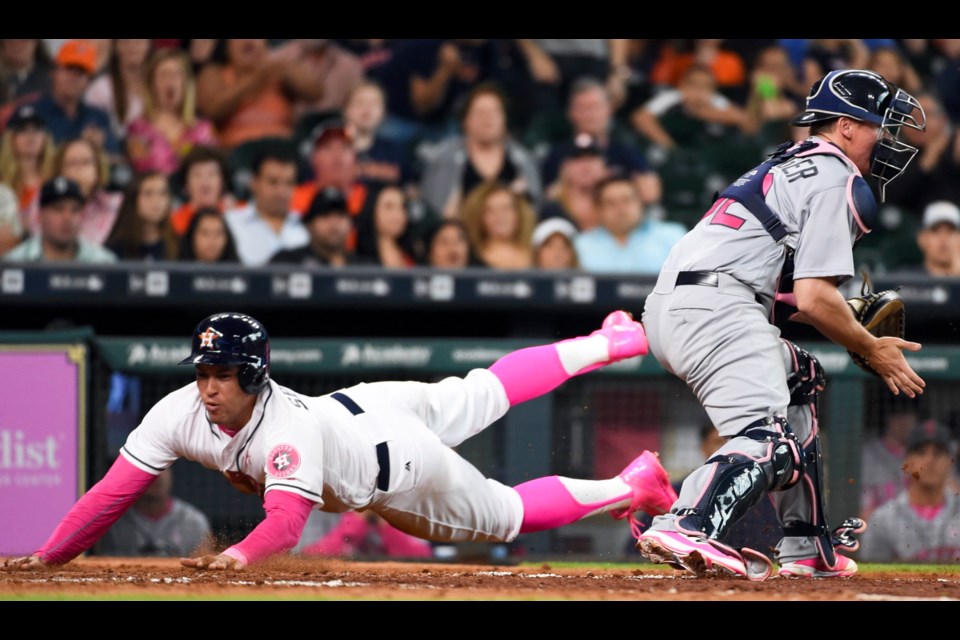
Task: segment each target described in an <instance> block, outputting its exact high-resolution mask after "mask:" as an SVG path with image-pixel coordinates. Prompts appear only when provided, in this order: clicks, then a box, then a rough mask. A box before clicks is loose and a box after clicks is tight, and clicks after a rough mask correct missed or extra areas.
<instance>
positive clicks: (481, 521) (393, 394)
mask: <svg viewBox="0 0 960 640" xmlns="http://www.w3.org/2000/svg"><path fill="white" fill-rule="evenodd" d="M646 352H647V340H646V336H645V334H644V330H643V327H642V326H641V325H640V323H638V322H635V321H634V320H633V319H632V318H631V317H630V316H629V315H628V314H626V313H624V312H622V311H615V312H613V313H612V314H610V315H609V316H607V318H606V320H605V321H604V323H603V326H602V328H600V329H598V330H597V331H594V332H593V333H591V334H590V335H589V336H585V337H580V338H574V339H571V340H565V341H562V342H559V343H556V344H550V345H543V346H536V347H530V348H527V349H522V350H520V351H515V352H513V353H510V354H507V355H506V356H504V357H503V358H501V359H500V360H498V361H497V362H495V363H494V364H493V365H492V366H491V367H490V368H489V369H475V370H473V371H471V372H470V373H468V374H467V375H466V376H465V377H463V378H459V377H450V378H447V379H445V380H442V381H440V382H438V383H435V384H426V383H420V382H377V383H372V384H359V385H356V386H354V387H350V388H348V389H342V390H340V391H337V392H335V393H331V394H329V395H325V396H320V397H317V398H313V397H307V396H303V395H300V394H299V393H297V392H295V391H293V390H291V389H287V388H285V387H282V386H280V385H279V384H277V383H276V382H274V381H273V380H271V379H270V342H269V338H268V335H267V331H266V329H265V328H264V327H263V325H261V324H260V323H259V322H258V321H257V320H255V319H254V318H252V317H250V316H248V315H244V314H242V313H220V314H216V315H213V316H210V317H208V318H206V319H204V320H203V321H201V322H200V324H199V325H197V328H196V331H195V332H194V334H193V347H192V353H191V355H190V357H189V358H187V359H186V360H184V361H183V362H182V363H181V364H184V365H193V366H194V367H195V369H196V382H192V383H190V384H188V385H187V386H185V387H183V388H181V389H178V390H176V391H174V392H172V393H170V394H169V395H167V396H166V397H165V398H163V399H162V400H161V401H160V402H158V403H157V404H156V405H155V406H154V407H153V408H152V409H151V410H150V411H149V412H148V413H147V415H146V416H145V417H144V418H143V421H142V422H141V423H140V425H139V426H138V427H137V428H136V429H134V430H133V431H132V432H131V433H130V435H129V437H128V438H127V441H126V443H125V444H124V446H123V447H122V449H121V455H120V456H119V458H118V459H117V461H116V463H115V464H114V465H113V466H112V467H111V468H110V470H109V471H108V472H107V474H106V476H104V478H103V479H102V480H100V481H99V482H98V483H97V484H95V485H94V486H93V487H92V488H91V489H90V491H88V492H87V493H86V494H85V495H84V496H83V497H81V498H80V500H79V501H77V503H76V504H75V505H74V506H73V507H72V508H71V509H70V511H69V512H68V513H67V515H66V516H65V517H64V518H63V520H62V521H61V522H60V524H59V525H58V526H57V528H56V529H55V530H54V531H53V533H52V535H51V536H50V538H49V539H48V540H47V542H46V543H45V544H44V545H43V546H42V547H41V548H40V549H39V550H37V551H36V553H34V554H33V555H31V556H28V557H22V558H14V559H10V560H7V561H6V562H5V563H4V566H5V567H6V568H9V569H39V568H43V567H47V566H53V565H62V564H64V563H66V562H69V561H70V560H71V559H73V558H75V557H76V556H77V555H78V554H80V553H82V552H83V551H85V550H86V549H89V548H90V547H91V546H92V545H93V544H94V543H95V542H96V541H97V540H98V539H99V538H100V537H101V536H102V535H103V534H104V532H105V531H106V530H107V529H108V528H109V527H110V525H111V524H113V522H115V521H116V520H117V518H119V516H120V515H121V514H122V513H123V512H124V511H125V510H126V509H127V508H128V507H129V506H130V505H131V504H133V502H134V501H136V499H137V498H138V497H139V496H140V494H142V493H143V492H144V490H145V489H146V488H147V486H148V485H149V484H150V483H151V482H152V481H153V480H154V478H155V477H156V476H157V475H158V474H159V473H160V472H161V471H163V470H164V469H166V468H168V467H169V466H170V465H172V464H173V463H174V461H175V460H176V459H177V458H180V457H184V458H187V459H189V460H194V461H197V462H199V463H201V464H203V465H204V466H206V467H208V468H210V469H217V470H219V471H220V472H222V473H223V474H224V475H225V476H226V477H227V478H228V479H229V480H230V482H231V483H232V484H233V485H234V486H235V487H237V488H238V489H240V490H241V491H247V492H253V493H259V494H260V495H261V496H262V497H263V502H264V510H265V512H266V518H265V519H264V520H263V521H262V522H261V523H260V524H259V525H257V527H256V528H255V529H254V530H253V531H252V532H251V533H250V534H249V535H248V536H247V537H246V538H244V539H243V540H242V541H241V542H239V543H238V544H236V545H234V546H232V547H230V548H228V549H226V550H224V551H223V552H222V553H220V554H218V555H209V556H203V557H199V558H184V559H182V560H181V563H182V564H183V565H184V566H186V567H194V568H197V569H242V568H243V567H245V566H247V565H250V564H252V563H255V562H257V561H259V560H262V559H264V558H267V557H269V556H271V555H274V554H277V553H280V552H284V551H286V550H289V549H291V548H292V547H294V545H296V543H297V541H298V540H299V538H300V535H301V533H302V531H303V527H304V524H305V522H306V520H307V516H308V515H309V513H310V511H311V509H315V508H320V509H322V510H324V511H332V512H343V511H348V510H351V509H355V510H365V509H370V510H371V511H374V512H376V513H377V514H379V515H380V516H382V517H383V518H384V519H385V520H387V521H388V522H389V523H390V524H392V525H393V526H394V527H396V528H398V529H400V530H402V531H405V532H407V533H410V534H412V535H415V536H419V537H421V538H425V539H428V540H436V541H444V542H460V541H470V540H476V541H497V542H509V541H511V540H513V539H514V538H516V537H517V535H519V534H521V533H526V532H533V531H541V530H545V529H551V528H554V527H560V526H563V525H566V524H569V523H572V522H574V521H577V520H580V519H581V518H585V517H587V516H591V515H595V514H599V513H604V512H609V513H611V514H612V515H613V516H614V517H615V518H620V519H625V518H629V517H630V515H631V514H632V513H633V512H634V511H637V510H639V509H642V510H643V511H646V512H648V513H650V514H660V513H663V512H665V511H666V510H667V509H669V508H670V505H671V504H672V503H673V502H674V500H675V499H676V493H675V492H674V490H673V489H672V487H671V486H670V482H669V479H668V477H667V473H666V472H665V471H664V469H663V467H661V466H660V463H659V462H658V460H657V457H656V456H655V455H654V454H652V453H650V452H648V451H645V452H643V453H642V454H641V455H640V456H638V457H637V458H636V459H635V460H633V462H631V463H630V464H629V465H628V466H627V467H626V469H624V470H623V472H621V473H620V474H619V475H618V476H617V477H615V478H610V479H608V480H576V479H571V478H562V477H559V476H551V477H546V478H539V479H536V480H532V481H530V482H525V483H523V484H521V485H519V486H516V487H512V488H511V487H507V486H505V485H503V484H501V483H499V482H497V481H495V480H492V479H489V478H485V477H484V476H483V475H482V474H481V473H480V472H479V471H478V470H477V469H476V468H475V467H473V465H471V464H470V463H469V462H467V461H466V460H464V459H463V458H461V457H460V456H459V455H458V454H457V453H456V452H455V451H454V450H453V449H452V447H455V446H457V445H458V444H460V443H461V442H463V441H464V440H466V439H467V438H469V437H471V436H473V435H476V434H477V433H479V432H480V431H482V430H483V429H485V428H487V427H488V426H489V425H490V424H492V423H493V422H494V421H496V420H497V419H499V418H500V417H502V416H503V415H504V414H505V413H506V412H507V410H508V409H509V408H510V407H511V406H514V405H516V404H519V403H521V402H524V401H526V400H529V399H531V398H534V397H536V396H539V395H542V394H545V393H548V392H550V391H551V390H553V389H555V388H556V387H557V386H559V385H560V384H562V383H563V382H564V381H566V380H568V379H569V378H571V377H572V376H575V375H579V374H583V373H586V372H588V371H592V370H594V369H597V368H599V367H602V366H605V365H607V364H610V363H612V362H617V361H620V360H623V359H625V358H631V357H634V356H638V355H642V354H645V353H646Z"/></svg>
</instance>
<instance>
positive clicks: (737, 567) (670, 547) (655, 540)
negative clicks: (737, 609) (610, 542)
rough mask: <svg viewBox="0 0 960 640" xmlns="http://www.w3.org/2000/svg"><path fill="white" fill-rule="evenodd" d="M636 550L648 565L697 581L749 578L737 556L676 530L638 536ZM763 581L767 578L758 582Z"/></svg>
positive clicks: (716, 545) (737, 554)
mask: <svg viewBox="0 0 960 640" xmlns="http://www.w3.org/2000/svg"><path fill="white" fill-rule="evenodd" d="M637 548H638V549H640V553H641V554H642V555H643V557H645V558H646V559H647V560H649V561H650V562H654V563H658V564H669V565H670V566H672V567H674V568H683V569H686V570H687V571H689V572H690V573H692V574H694V575H696V576H697V577H698V578H706V577H730V576H741V577H745V578H746V577H750V576H749V575H748V573H747V565H746V563H745V562H744V560H743V557H742V556H740V554H739V553H737V552H736V551H735V550H733V549H731V548H729V547H726V546H725V545H721V544H715V543H711V542H710V541H708V540H707V539H706V538H695V537H693V536H688V535H684V534H682V533H679V532H677V531H647V532H646V533H644V534H643V535H642V536H640V540H639V541H638V542H637ZM767 575H769V572H767ZM764 578H766V576H763V577H762V578H760V579H761V580H762V579H764ZM751 579H753V578H751Z"/></svg>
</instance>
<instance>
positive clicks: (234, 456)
mask: <svg viewBox="0 0 960 640" xmlns="http://www.w3.org/2000/svg"><path fill="white" fill-rule="evenodd" d="M508 408H509V403H508V400H507V397H506V392H505V391H504V389H503V385H502V384H501V383H500V381H499V379H497V377H496V376H495V375H494V374H492V373H491V372H490V371H488V370H486V369H477V370H474V371H472V372H470V373H469V374H468V375H467V376H466V377H464V378H458V377H451V378H447V379H445V380H442V381H440V382H438V383H435V384H427V383H420V382H377V383H372V384H359V385H356V386H353V387H350V388H347V389H342V390H341V391H338V392H335V393H332V394H329V395H325V396H320V397H316V398H312V397H309V396H304V395H301V394H299V393H297V392H295V391H292V390H291V389H288V388H286V387H283V386H281V385H279V384H277V383H276V382H274V381H272V380H271V381H270V382H269V385H268V386H267V387H266V388H265V389H263V390H262V391H261V392H260V394H259V395H258V397H257V401H256V405H255V407H254V411H253V415H252V417H251V418H250V421H249V422H248V423H247V424H246V425H245V426H244V427H243V428H242V429H240V430H239V431H238V432H237V433H236V435H234V436H233V437H231V436H230V435H228V434H227V433H226V432H224V431H223V430H222V429H220V428H219V427H218V426H217V425H215V424H212V423H211V422H210V421H209V420H208V419H207V414H206V410H205V408H204V406H203V403H202V402H201V400H200V393H199V390H198V387H197V384H196V383H190V384H188V385H187V386H185V387H183V388H181V389H178V390H176V391H174V392H172V393H170V394H169V395H167V396H166V397H165V398H163V399H162V400H161V401H160V402H158V403H157V404H156V405H155V406H154V407H153V409H151V410H150V412H149V413H147V415H146V416H145V417H144V419H143V422H142V423H141V424H140V425H139V426H138V427H137V428H136V429H134V430H133V431H132V432H131V433H130V435H129V436H128V438H127V441H126V443H125V444H124V446H123V447H122V448H121V454H122V455H123V456H124V457H125V458H126V459H127V460H128V461H129V462H130V463H132V464H133V465H135V466H136V467H138V468H139V469H141V470H143V471H146V472H148V473H152V474H158V473H160V471H162V470H163V469H166V468H167V467H169V466H170V465H171V464H173V462H174V461H175V460H176V459H177V458H180V457H183V458H187V459H188V460H193V461H196V462H199V463H200V464H202V465H204V466H205V467H207V468H209V469H217V470H219V471H220V472H222V473H223V474H224V475H226V476H227V478H228V479H229V480H230V481H231V483H233V484H234V486H236V487H237V488H238V489H240V490H241V491H245V492H252V493H260V494H265V493H266V492H268V491H271V490H274V489H277V490H282V491H290V492H293V493H296V494H298V495H300V496H302V497H304V498H306V499H308V500H311V501H312V502H314V503H316V505H317V506H318V507H322V508H323V510H324V511H333V512H342V511H347V510H350V509H358V510H359V509H365V508H371V509H373V510H374V511H376V512H377V513H379V514H380V515H381V516H383V517H384V518H385V519H386V520H387V521H388V522H390V523H391V524H393V525H394V526H395V527H397V528H398V529H400V530H402V531H406V532H407V533H411V534H413V535H417V536H419V537H423V538H427V539H434V540H446V541H459V540H512V539H513V538H514V537H516V535H517V533H518V532H519V528H520V523H521V520H522V516H523V507H522V503H521V501H520V498H519V496H518V495H517V493H516V492H515V491H513V490H512V489H510V488H508V487H505V486H504V485H502V484H500V483H499V482H497V481H495V480H491V479H487V478H485V477H484V476H483V475H482V474H481V473H480V472H479V471H478V470H477V469H476V468H474V467H473V465H471V464H470V463H468V462H467V461H466V460H464V459H463V458H461V457H460V456H459V455H457V454H456V452H454V451H453V449H452V448H451V447H454V446H456V445H457V444H460V442H462V441H463V440H465V439H466V438H469V437H470V436H472V435H475V434H476V433H479V432H480V431H482V430H483V429H485V428H486V427H487V426H489V425H490V424H492V423H493V422H495V421H496V420H497V419H499V418H500V417H502V416H503V415H504V414H505V413H506V411H507V409H508Z"/></svg>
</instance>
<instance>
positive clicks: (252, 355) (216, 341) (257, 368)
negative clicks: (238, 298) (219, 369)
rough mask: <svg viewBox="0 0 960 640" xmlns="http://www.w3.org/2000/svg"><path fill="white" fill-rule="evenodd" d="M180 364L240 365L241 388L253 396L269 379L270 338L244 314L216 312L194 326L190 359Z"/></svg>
mask: <svg viewBox="0 0 960 640" xmlns="http://www.w3.org/2000/svg"><path fill="white" fill-rule="evenodd" d="M180 364H194V365H196V364H218V365H225V366H239V367H240V372H239V373H238V374H237V381H238V382H239V383H240V388H241V389H243V390H244V391H245V392H247V393H249V394H251V395H255V394H257V393H259V392H260V390H261V389H263V388H264V387H265V386H266V385H267V382H268V381H269V380H270V336H268V335H267V330H266V329H265V328H264V327H263V325H262V324H260V323H259V322H257V320H255V319H254V318H251V317H250V316H248V315H246V314H243V313H234V312H226V313H217V314H214V315H212V316H208V317H206V318H204V319H203V320H201V321H200V324H198V325H197V328H196V330H195V331H194V332H193V345H192V347H191V350H190V356H189V357H188V358H184V360H183V361H182V362H180Z"/></svg>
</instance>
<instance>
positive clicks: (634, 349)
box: [577, 311, 650, 374]
mask: <svg viewBox="0 0 960 640" xmlns="http://www.w3.org/2000/svg"><path fill="white" fill-rule="evenodd" d="M590 335H591V336H595V335H602V336H604V337H605V338H606V339H607V342H608V345H607V353H608V355H609V356H610V359H609V360H607V361H606V362H602V363H599V364H594V365H590V366H589V367H584V368H583V369H581V370H580V371H578V372H577V373H578V374H583V373H588V372H590V371H594V370H596V369H599V368H600V367H605V366H607V365H608V364H613V363H614V362H620V361H621V360H626V359H627V358H634V357H636V356H645V355H647V352H648V351H649V350H650V347H649V345H648V344H647V332H646V331H644V329H643V325H642V324H640V323H639V322H637V321H636V320H634V319H633V316H632V315H630V314H629V313H627V312H626V311H614V312H612V313H611V314H609V315H608V316H607V317H606V318H605V319H604V321H603V324H602V325H601V326H600V328H599V329H597V330H596V331H594V332H593V333H591V334H590Z"/></svg>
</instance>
